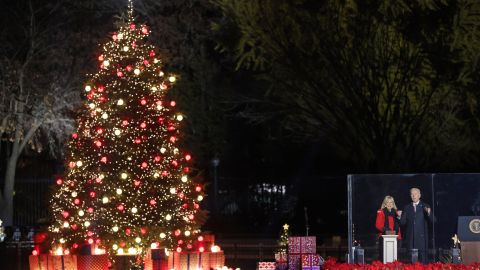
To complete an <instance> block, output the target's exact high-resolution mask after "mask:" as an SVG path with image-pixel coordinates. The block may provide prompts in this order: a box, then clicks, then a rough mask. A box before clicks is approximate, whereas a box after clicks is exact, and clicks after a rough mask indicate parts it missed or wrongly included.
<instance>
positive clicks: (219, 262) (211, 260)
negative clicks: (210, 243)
mask: <svg viewBox="0 0 480 270" xmlns="http://www.w3.org/2000/svg"><path fill="white" fill-rule="evenodd" d="M204 254H208V264H202V266H204V267H203V269H210V267H211V268H213V269H217V268H218V267H223V266H224V265H225V254H224V253H223V251H219V252H204ZM207 266H208V267H207Z"/></svg>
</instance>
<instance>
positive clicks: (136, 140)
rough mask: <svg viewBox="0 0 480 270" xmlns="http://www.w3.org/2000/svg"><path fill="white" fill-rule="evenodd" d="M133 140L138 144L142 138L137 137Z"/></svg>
mask: <svg viewBox="0 0 480 270" xmlns="http://www.w3.org/2000/svg"><path fill="white" fill-rule="evenodd" d="M133 142H134V143H136V144H139V143H141V142H142V140H140V139H139V138H136V139H135V140H134V141H133Z"/></svg>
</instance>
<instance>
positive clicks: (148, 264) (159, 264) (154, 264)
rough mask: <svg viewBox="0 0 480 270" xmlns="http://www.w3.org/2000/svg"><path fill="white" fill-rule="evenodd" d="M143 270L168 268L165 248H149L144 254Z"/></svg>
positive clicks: (164, 269) (163, 269)
mask: <svg viewBox="0 0 480 270" xmlns="http://www.w3.org/2000/svg"><path fill="white" fill-rule="evenodd" d="M144 270H168V257H167V254H166V253H165V249H151V250H150V251H149V252H147V255H146V256H145V264H144Z"/></svg>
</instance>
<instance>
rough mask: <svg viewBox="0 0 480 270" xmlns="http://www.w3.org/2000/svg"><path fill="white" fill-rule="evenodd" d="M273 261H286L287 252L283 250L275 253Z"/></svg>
mask: <svg viewBox="0 0 480 270" xmlns="http://www.w3.org/2000/svg"><path fill="white" fill-rule="evenodd" d="M275 261H276V262H277V263H282V262H286V261H287V253H285V252H277V253H275Z"/></svg>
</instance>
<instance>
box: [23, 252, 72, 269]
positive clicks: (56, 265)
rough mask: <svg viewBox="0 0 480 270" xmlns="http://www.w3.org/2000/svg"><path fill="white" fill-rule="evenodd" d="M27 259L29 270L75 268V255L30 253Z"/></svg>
mask: <svg viewBox="0 0 480 270" xmlns="http://www.w3.org/2000/svg"><path fill="white" fill-rule="evenodd" d="M28 261H29V264H30V270H77V256H75V255H63V256H57V255H49V254H42V255H38V256H35V255H30V256H29V258H28Z"/></svg>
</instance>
